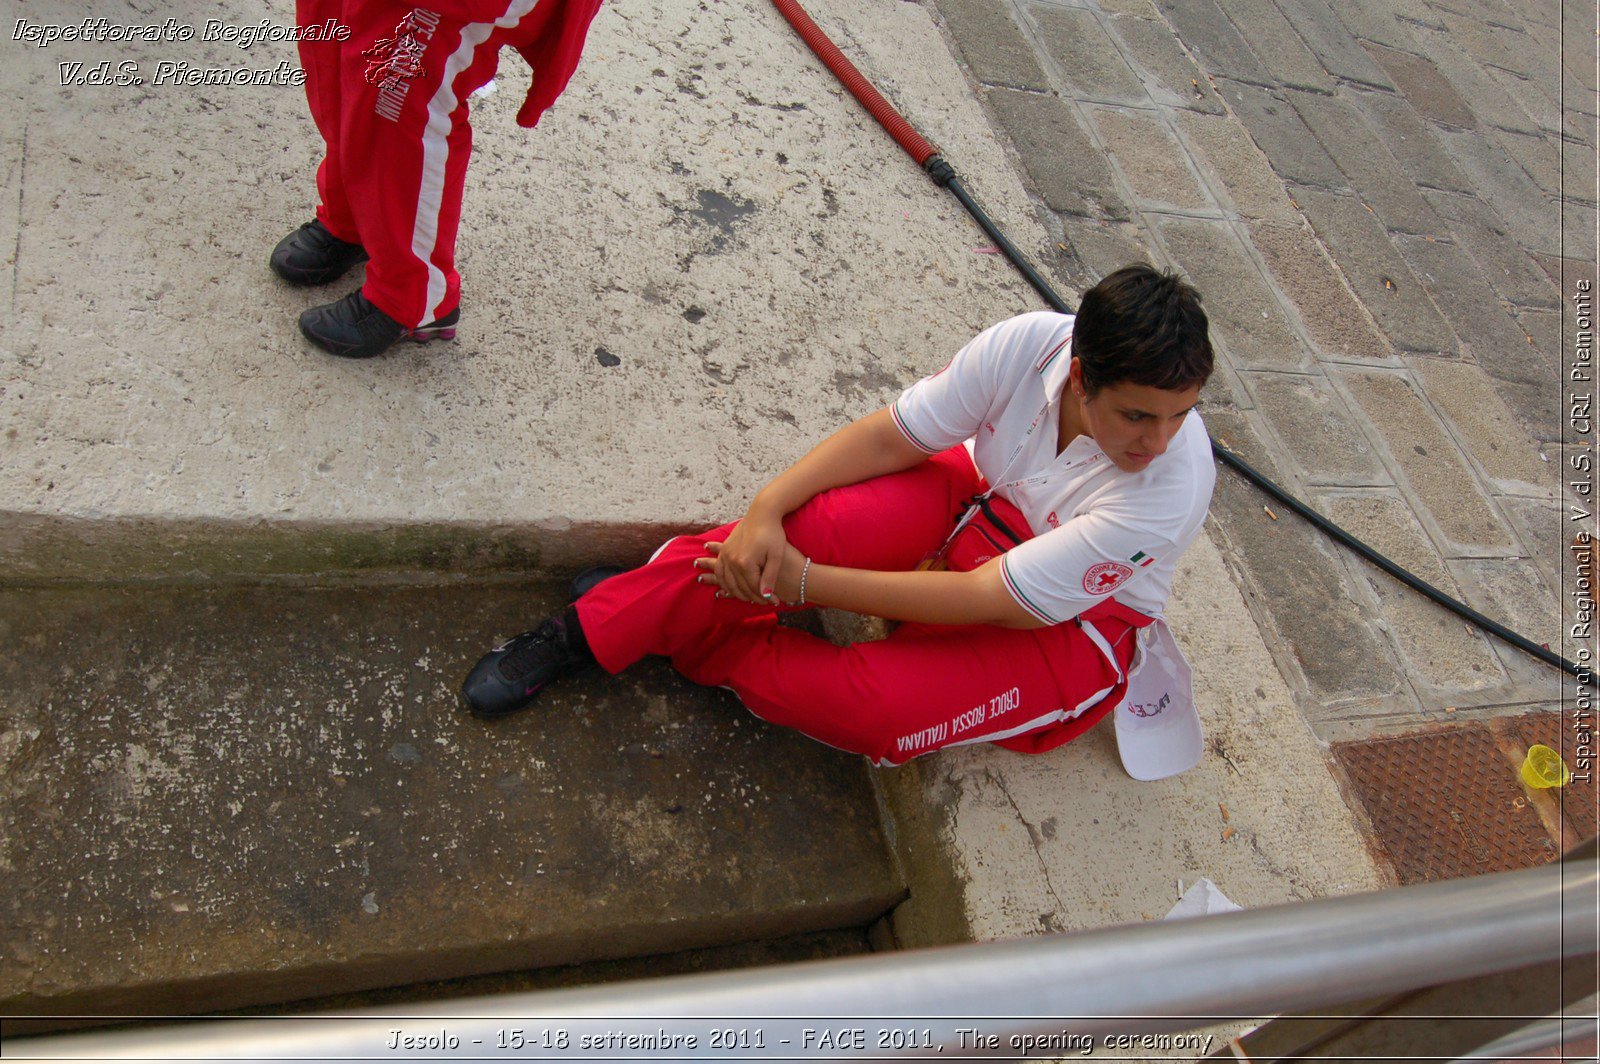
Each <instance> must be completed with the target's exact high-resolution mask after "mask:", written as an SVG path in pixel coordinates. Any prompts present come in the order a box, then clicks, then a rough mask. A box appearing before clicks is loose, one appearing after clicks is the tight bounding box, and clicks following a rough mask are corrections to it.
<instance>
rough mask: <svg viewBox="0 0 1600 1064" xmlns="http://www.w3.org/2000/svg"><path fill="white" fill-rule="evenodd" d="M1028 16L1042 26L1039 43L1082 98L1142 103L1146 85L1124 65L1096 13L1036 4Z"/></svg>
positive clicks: (1064, 79) (1063, 78)
mask: <svg viewBox="0 0 1600 1064" xmlns="http://www.w3.org/2000/svg"><path fill="white" fill-rule="evenodd" d="M1029 14H1030V15H1031V17H1032V18H1033V20H1034V22H1036V23H1037V24H1038V26H1039V40H1040V43H1041V44H1042V45H1043V46H1044V50H1045V53H1046V54H1047V55H1049V56H1050V58H1051V59H1052V60H1054V61H1055V64H1056V69H1057V70H1059V71H1060V72H1061V74H1060V76H1061V80H1062V81H1063V82H1064V83H1065V84H1067V85H1069V86H1070V87H1071V88H1072V89H1073V90H1074V92H1073V94H1074V95H1075V96H1078V97H1079V98H1081V99H1088V100H1103V101H1107V102H1111V103H1131V104H1139V103H1143V102H1144V100H1145V91H1144V84H1143V82H1141V81H1140V80H1139V75H1137V74H1135V73H1134V72H1133V68H1131V67H1130V66H1128V64H1127V63H1125V62H1123V59H1122V56H1121V54H1120V53H1119V52H1118V51H1117V46H1116V44H1115V43H1114V42H1113V41H1112V40H1111V37H1110V36H1109V35H1108V34H1107V33H1106V31H1105V29H1104V27H1102V26H1101V25H1100V20H1099V19H1098V18H1096V17H1095V15H1094V13H1093V12H1090V11H1085V10H1082V9H1078V8H1066V7H1053V6H1051V5H1049V4H1034V5H1033V6H1032V7H1030V8H1029Z"/></svg>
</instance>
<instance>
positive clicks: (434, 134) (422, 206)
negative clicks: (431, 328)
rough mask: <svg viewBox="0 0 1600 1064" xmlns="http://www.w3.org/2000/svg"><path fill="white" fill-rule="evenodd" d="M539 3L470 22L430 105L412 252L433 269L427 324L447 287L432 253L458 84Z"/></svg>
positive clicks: (525, 0) (519, 0)
mask: <svg viewBox="0 0 1600 1064" xmlns="http://www.w3.org/2000/svg"><path fill="white" fill-rule="evenodd" d="M538 3H539V0H515V2H513V3H511V4H509V5H507V7H506V13H505V14H504V15H501V16H500V17H499V18H498V19H495V20H494V21H493V22H469V23H467V25H466V27H465V28H464V29H462V31H461V44H460V46H459V47H457V48H456V50H455V52H454V53H452V54H451V56H450V58H449V59H448V60H447V61H446V62H445V65H444V77H443V79H442V80H441V81H440V83H439V89H438V91H437V92H435V93H434V94H433V98H432V99H431V100H429V101H428V124H427V125H426V126H424V127H423V130H422V187H421V188H420V189H418V191H417V215H416V222H415V224H414V225H413V226H412V229H411V253H412V254H413V255H415V256H416V257H417V258H419V259H421V260H422V264H423V265H424V266H426V267H427V268H428V292H427V296H426V300H425V303H424V306H423V308H422V320H421V321H420V322H418V324H419V325H426V324H428V323H429V322H431V321H434V320H436V319H437V318H438V317H439V304H440V303H441V302H443V301H444V293H445V289H446V287H447V285H446V282H445V276H444V271H443V270H441V269H439V267H437V266H435V265H434V264H433V249H434V248H435V246H437V245H438V243H439V213H440V211H441V210H442V209H443V205H444V183H445V171H446V169H447V168H448V166H449V162H450V116H451V115H452V114H454V113H455V110H456V107H457V106H458V105H459V103H460V100H459V99H458V98H457V97H456V90H455V81H456V78H458V77H460V76H461V73H462V71H464V70H466V69H467V68H468V67H470V66H471V65H472V60H473V53H474V52H476V51H477V50H478V47H479V46H480V45H482V44H483V42H484V41H486V40H488V39H489V35H490V34H491V33H493V32H494V31H495V30H497V29H506V30H508V29H512V28H514V27H515V26H516V25H517V23H519V22H521V21H522V20H523V18H525V17H526V16H527V14H528V12H530V11H532V10H533V9H534V8H535V7H536V6H537V5H538Z"/></svg>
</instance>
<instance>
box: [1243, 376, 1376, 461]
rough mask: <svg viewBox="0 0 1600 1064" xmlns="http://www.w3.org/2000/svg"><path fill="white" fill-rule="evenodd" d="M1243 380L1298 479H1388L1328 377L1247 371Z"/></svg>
mask: <svg viewBox="0 0 1600 1064" xmlns="http://www.w3.org/2000/svg"><path fill="white" fill-rule="evenodd" d="M1246 380H1248V381H1249V382H1250V386H1251V390H1252V391H1253V392H1254V393H1255V395H1256V399H1257V408H1258V409H1259V410H1260V411H1261V416H1262V417H1263V419H1265V420H1266V421H1267V423H1268V424H1270V425H1271V426H1272V428H1273V430H1274V431H1275V432H1276V434H1277V437H1278V441H1279V443H1280V446H1281V447H1282V451H1283V452H1284V453H1286V454H1287V455H1289V456H1290V457H1291V458H1292V459H1293V460H1294V462H1295V464H1296V465H1297V466H1298V467H1299V471H1300V476H1301V480H1302V481H1303V482H1305V483H1308V484H1346V485H1371V484H1384V483H1388V482H1389V475H1388V472H1387V471H1386V470H1385V469H1384V467H1383V463H1382V462H1381V461H1380V460H1379V459H1378V456H1377V453H1376V451H1375V450H1374V449H1373V446H1372V444H1371V442H1370V441H1369V440H1368V439H1367V436H1366V433H1365V432H1363V431H1362V428H1361V423H1360V422H1359V421H1357V420H1356V417H1355V416H1354V415H1353V414H1352V413H1351V411H1350V409H1349V408H1348V407H1347V406H1346V405H1345V402H1344V399H1343V398H1342V397H1341V396H1340V395H1339V393H1338V392H1337V391H1336V390H1335V389H1334V387H1333V385H1332V384H1331V383H1330V382H1329V381H1328V380H1326V379H1325V378H1323V377H1320V376H1312V375H1308V374H1307V375H1302V374H1293V373H1251V374H1247V375H1246Z"/></svg>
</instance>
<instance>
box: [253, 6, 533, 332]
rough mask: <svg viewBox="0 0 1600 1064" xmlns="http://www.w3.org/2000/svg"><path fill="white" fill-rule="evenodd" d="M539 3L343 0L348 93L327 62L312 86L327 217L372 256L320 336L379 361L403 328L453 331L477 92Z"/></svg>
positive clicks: (320, 311)
mask: <svg viewBox="0 0 1600 1064" xmlns="http://www.w3.org/2000/svg"><path fill="white" fill-rule="evenodd" d="M329 2H331V0H329ZM537 3H538V0H500V2H495V0H485V2H484V3H483V4H481V5H477V6H475V7H474V8H473V9H472V14H471V15H470V16H468V17H473V18H482V19H484V20H485V21H466V20H465V17H455V16H447V15H442V14H440V13H439V12H437V11H433V10H431V9H427V8H421V7H409V6H406V5H404V4H400V3H395V2H393V0H368V2H365V3H356V2H349V3H346V4H345V5H343V9H342V11H343V16H344V18H343V20H342V21H343V23H344V25H346V26H347V27H348V28H349V30H350V35H349V37H348V38H346V39H345V40H344V41H343V42H341V43H340V45H339V59H338V64H337V71H336V72H335V73H336V75H337V80H338V87H337V93H335V92H334V91H333V90H331V89H327V88H325V87H323V86H321V85H320V80H321V78H320V75H322V74H325V73H326V71H322V70H320V69H319V86H318V87H317V89H316V90H315V91H312V90H310V89H308V93H307V95H308V98H309V99H310V100H311V102H312V108H313V112H314V114H316V115H317V123H318V127H319V128H320V129H321V130H322V131H323V133H324V137H325V138H326V139H327V140H328V141H329V148H328V153H327V156H326V157H325V159H324V161H323V165H322V167H321V169H320V170H319V171H318V183H319V189H320V191H321V193H322V197H323V206H322V207H321V208H320V209H319V220H322V221H323V224H324V225H325V226H326V227H327V228H328V230H329V231H330V232H332V233H334V235H336V236H338V237H340V238H341V239H346V240H350V241H354V242H357V243H359V244H360V246H361V249H364V251H365V254H366V255H367V256H369V259H368V263H367V277H366V283H365V284H363V285H362V288H361V290H360V292H356V293H351V294H350V295H348V296H346V297H345V298H344V299H341V300H338V301H336V302H333V303H328V304H325V305H323V306H319V307H313V308H312V309H310V310H308V311H306V312H305V313H304V314H302V315H301V316H300V330H301V332H302V333H304V334H305V336H306V337H307V338H308V339H309V340H311V341H312V342H313V343H315V344H316V345H317V346H319V347H321V348H323V349H324V350H326V351H328V352H330V353H332V354H336V355H341V356H344V357H348V358H370V357H372V356H374V355H377V354H380V353H382V352H383V351H385V350H387V349H388V348H389V347H390V346H391V345H393V344H394V343H395V342H396V341H397V340H399V339H401V338H402V337H409V338H411V339H413V340H419V341H420V340H429V339H451V338H453V337H454V336H455V325H456V321H457V317H458V314H457V307H458V305H459V303H460V299H461V278H460V275H459V274H458V273H457V272H456V268H455V242H456V232H457V230H458V228H459V226H460V222H461V199H462V192H463V189H464V187H465V185H466V177H467V164H468V161H469V160H470V157H471V154H472V127H471V124H470V123H469V121H468V110H469V108H468V102H467V101H468V98H469V97H470V96H471V95H472V93H473V92H475V91H477V90H478V89H479V88H481V87H482V86H483V85H484V84H485V83H486V82H488V81H489V80H490V78H492V77H493V76H494V73H495V71H496V69H497V68H498V65H499V57H500V48H501V47H502V46H503V45H505V44H507V43H515V42H518V41H521V40H522V39H523V36H524V34H525V30H526V28H527V27H531V26H533V25H534V22H533V20H531V19H530V15H531V13H532V12H533V11H534V9H535V7H536V5H537ZM311 10H312V9H310V8H307V9H306V10H305V12H304V13H305V14H310V13H311ZM525 21H526V23H527V27H525V26H524V22H525ZM323 61H324V58H323V57H319V59H318V60H317V62H318V63H321V62H323ZM309 80H310V79H309V77H308V83H309ZM330 108H333V109H334V111H335V113H336V116H337V117H336V119H334V118H330V117H329V114H328V113H327V112H328V111H329V109H330ZM350 229H353V230H354V232H353V234H352V233H350V232H349V230H350ZM279 272H280V273H283V272H285V271H283V270H280V271H279ZM341 272H342V271H341Z"/></svg>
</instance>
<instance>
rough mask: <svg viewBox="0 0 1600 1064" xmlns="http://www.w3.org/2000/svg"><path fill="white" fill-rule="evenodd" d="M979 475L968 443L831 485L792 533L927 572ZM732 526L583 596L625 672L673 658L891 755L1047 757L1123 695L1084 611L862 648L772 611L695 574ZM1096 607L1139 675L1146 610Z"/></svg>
mask: <svg viewBox="0 0 1600 1064" xmlns="http://www.w3.org/2000/svg"><path fill="white" fill-rule="evenodd" d="M980 486H981V481H980V479H979V476H978V473H977V471H976V470H975V469H974V468H973V466H972V461H971V459H970V458H969V457H968V455H967V452H966V450H965V449H964V448H961V447H956V448H952V449H951V450H949V451H946V452H944V453H942V454H939V455H935V456H934V457H933V458H931V459H930V460H928V461H926V462H924V463H922V464H921V465H919V466H916V467H915V468H913V469H910V470H907V471H905V472H903V473H896V474H893V475H891V476H886V477H879V478H877V479H874V480H869V481H865V482H863V483H861V484H856V485H852V486H850V487H845V488H837V489H834V490H832V491H827V492H823V493H822V494H820V495H818V496H817V497H816V498H814V499H812V500H811V501H810V502H808V503H807V504H806V505H804V506H802V507H801V508H800V509H798V510H796V511H795V512H794V513H792V514H790V515H789V517H788V518H787V519H786V520H785V521H784V530H785V531H786V532H787V534H788V537H789V542H790V543H792V544H793V545H794V546H795V547H796V548H797V549H799V550H800V551H801V552H802V553H804V554H805V555H806V556H807V557H810V558H811V559H812V560H813V561H815V562H818V563H821V564H826V565H839V566H848V567H850V568H857V569H876V570H889V571H900V570H909V569H914V568H915V567H916V566H917V564H918V563H919V562H921V561H922V560H923V559H924V558H926V557H927V556H928V555H929V554H931V553H933V552H934V551H937V550H938V549H939V547H940V546H941V545H942V544H943V543H944V540H945V538H946V536H947V535H948V534H949V532H950V530H951V528H952V527H953V526H954V522H955V518H957V517H959V516H960V514H961V512H962V511H963V510H964V508H965V505H964V504H965V503H966V501H967V500H968V499H969V498H970V497H971V496H972V495H973V494H974V493H976V492H977V491H978V490H980ZM733 528H734V524H727V525H723V526H722V527H721V528H715V529H712V530H711V531H709V532H705V533H702V534H700V535H694V536H680V537H678V538H676V539H674V540H671V541H670V542H668V543H667V545H666V546H664V547H663V548H662V549H661V550H660V551H659V552H658V553H657V554H656V556H655V557H654V558H652V559H651V560H650V562H649V563H648V564H646V565H645V566H643V567H642V568H640V569H635V570H633V571H631V572H628V573H624V574H622V575H620V576H616V577H613V578H612V579H610V580H607V581H606V582H605V583H603V584H601V585H599V586H598V587H596V588H595V589H594V590H593V591H591V592H590V593H589V594H588V595H586V596H584V598H583V599H581V600H580V601H579V602H578V606H577V610H578V619H579V622H580V624H581V625H582V627H583V632H584V635H585V637H586V638H587V639H588V642H589V647H590V649H591V650H592V651H593V652H594V655H595V657H596V658H597V659H598V660H599V662H600V664H601V666H602V667H604V668H605V669H606V670H607V671H608V672H620V671H621V670H623V669H625V668H627V667H628V666H629V665H631V664H632V663H633V662H635V661H637V660H639V659H640V658H642V657H644V656H645V655H647V654H660V655H665V656H667V657H670V658H671V659H672V663H673V665H674V666H676V667H677V669H678V670H679V671H680V672H682V673H683V674H684V675H685V676H687V677H688V678H689V679H691V680H694V681H695V682H697V683H702V684H709V685H716V686H722V687H728V688H731V689H732V690H733V691H734V692H735V693H736V694H737V695H738V696H739V698H740V699H741V700H742V701H743V702H744V704H745V706H746V707H747V708H748V709H749V710H750V711H751V712H753V713H754V714H755V715H756V716H758V717H761V718H762V719H763V720H767V721H770V722H771V723H774V724H781V725H783V726H785V727H789V728H795V729H797V730H799V731H801V732H803V733H805V734H806V735H809V736H810V737H811V738H813V739H817V740H820V741H821V742H824V743H827V744H828V745H830V746H835V747H838V748H840V749H843V750H850V751H854V752H856V753H860V754H865V755H866V756H867V757H869V758H871V759H872V760H873V761H875V762H877V763H879V764H884V765H897V764H901V763H903V762H905V761H907V760H909V759H911V758H913V757H916V756H918V755H921V754H926V753H929V752H931V751H933V750H937V749H940V748H942V747H946V746H956V745H963V744H967V743H977V742H997V743H999V744H1000V745H1002V746H1006V747H1009V748H1011V749H1015V750H1021V751H1025V752H1029V753H1039V752H1042V751H1045V750H1049V749H1052V748H1054V747H1056V746H1059V745H1061V744H1062V743H1064V742H1067V741H1068V740H1070V739H1072V738H1075V737H1076V736H1078V735H1080V734H1082V733H1083V732H1084V731H1087V730H1088V729H1089V728H1090V727H1091V726H1092V725H1093V724H1095V723H1096V722H1097V721H1099V720H1100V719H1101V718H1102V717H1104V716H1105V715H1106V713H1108V712H1110V710H1111V709H1112V708H1114V707H1115V706H1116V704H1117V702H1118V701H1120V700H1121V698H1122V693H1123V689H1124V686H1125V684H1124V683H1122V682H1121V681H1120V678H1119V676H1118V670H1117V669H1114V668H1113V667H1112V665H1111V664H1110V663H1109V662H1108V661H1107V659H1106V657H1105V655H1104V654H1103V653H1102V652H1101V651H1100V650H1099V649H1098V648H1097V647H1096V646H1095V644H1094V643H1093V641H1092V640H1091V639H1090V638H1089V636H1088V634H1087V633H1086V632H1085V631H1084V630H1083V628H1082V627H1081V626H1080V625H1079V624H1078V623H1076V622H1075V621H1068V622H1066V623H1065V624H1058V625H1053V626H1051V627H1048V628H1038V629H1031V630H1018V629H1009V628H997V627H993V626H990V625H960V626H954V625H927V624H901V625H900V626H899V627H897V628H896V629H895V630H894V632H893V634H891V635H890V636H889V638H887V639H884V640H880V641H877V642H867V643H857V644H855V645H853V646H849V647H838V646H835V645H833V644H832V643H830V642H828V641H827V640H824V639H819V638H817V637H816V636H813V635H810V634H808V633H806V632H801V631H797V630H795V629H794V628H790V627H787V626H780V625H779V624H778V623H777V613H778V611H777V610H775V609H773V608H772V607H768V606H760V605H754V604H751V603H746V602H740V601H738V600H736V599H731V598H718V597H717V596H716V594H715V590H716V589H715V588H714V587H713V586H710V585H703V584H700V583H697V582H696V580H695V577H696V575H697V570H696V569H695V568H694V561H695V559H697V558H702V557H705V556H706V549H705V545H706V543H708V542H710V541H713V540H716V541H721V540H724V539H726V538H727V536H728V534H729V532H731V531H732V530H733ZM1083 617H1084V619H1088V620H1090V621H1091V623H1093V625H1094V626H1095V628H1096V629H1097V630H1098V632H1099V633H1100V635H1102V636H1103V637H1104V638H1105V639H1106V641H1107V642H1108V643H1109V644H1110V645H1111V646H1112V648H1113V653H1114V654H1115V655H1116V657H1117V663H1118V666H1119V667H1120V671H1121V673H1122V675H1126V673H1127V669H1128V666H1129V663H1130V662H1131V660H1132V657H1133V652H1134V644H1135V642H1136V635H1135V633H1134V629H1135V628H1137V627H1140V626H1142V625H1144V624H1148V623H1149V620H1148V618H1145V617H1144V616H1142V615H1141V614H1138V613H1136V612H1135V611H1133V610H1129V609H1127V608H1126V607H1124V606H1122V605H1121V604H1120V603H1117V602H1115V601H1114V600H1109V599H1108V600H1107V601H1106V602H1105V603H1103V604H1102V605H1101V606H1097V607H1096V608H1095V609H1094V610H1091V611H1089V612H1087V613H1085V614H1084V615H1083ZM1102 692H1103V694H1102ZM1097 695H1099V696H1100V697H1099V698H1098V700H1096V697H1095V696H1097Z"/></svg>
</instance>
